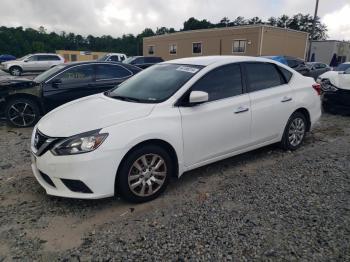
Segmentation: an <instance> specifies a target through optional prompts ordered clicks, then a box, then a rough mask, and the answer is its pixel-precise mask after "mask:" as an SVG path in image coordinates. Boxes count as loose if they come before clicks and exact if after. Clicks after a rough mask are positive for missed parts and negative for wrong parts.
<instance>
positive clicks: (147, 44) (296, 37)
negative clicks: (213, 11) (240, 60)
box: [143, 25, 308, 60]
mask: <svg viewBox="0 0 350 262" xmlns="http://www.w3.org/2000/svg"><path fill="white" fill-rule="evenodd" d="M307 41H308V33H305V32H300V31H295V30H291V29H286V28H279V27H273V26H267V25H248V26H236V27H225V28H214V29H203V30H193V31H184V32H177V33H173V34H165V35H159V36H152V37H146V38H144V39H143V54H144V55H145V56H160V57H162V58H163V59H164V60H171V59H176V58H182V57H190V56H207V55H247V56H268V55H289V56H294V57H299V58H302V59H304V58H305V55H306V51H307Z"/></svg>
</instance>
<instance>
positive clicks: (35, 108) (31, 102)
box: [5, 98, 40, 128]
mask: <svg viewBox="0 0 350 262" xmlns="http://www.w3.org/2000/svg"><path fill="white" fill-rule="evenodd" d="M16 103H27V104H28V105H30V107H31V108H32V109H33V111H34V113H35V119H34V122H33V123H31V124H30V125H26V126H19V125H16V124H15V123H13V122H12V121H11V120H10V116H9V110H10V108H11V106H12V105H13V104H16ZM5 115H6V119H7V122H8V124H9V125H11V126H13V127H17V128H24V127H31V126H34V125H35V124H36V123H37V122H38V121H39V118H40V110H39V106H38V104H37V103H36V102H35V101H34V100H32V99H27V98H15V99H11V100H10V101H8V102H7V103H6V106H5Z"/></svg>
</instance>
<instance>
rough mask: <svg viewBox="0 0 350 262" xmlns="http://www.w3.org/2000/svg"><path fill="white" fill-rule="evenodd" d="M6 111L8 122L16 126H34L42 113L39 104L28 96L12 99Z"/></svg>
mask: <svg viewBox="0 0 350 262" xmlns="http://www.w3.org/2000/svg"><path fill="white" fill-rule="evenodd" d="M5 112H6V118H7V121H8V123H9V124H11V125H12V126H14V127H29V126H33V125H34V124H35V123H36V122H37V121H38V120H39V114H40V111H39V107H38V105H37V104H36V103H35V102H34V101H32V100H30V99H26V98H16V99H13V100H10V101H9V102H8V103H7V105H6V109H5Z"/></svg>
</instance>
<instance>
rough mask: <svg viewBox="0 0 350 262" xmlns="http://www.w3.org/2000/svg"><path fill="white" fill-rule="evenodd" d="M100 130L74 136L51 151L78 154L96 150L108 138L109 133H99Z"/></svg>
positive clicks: (59, 154)
mask: <svg viewBox="0 0 350 262" xmlns="http://www.w3.org/2000/svg"><path fill="white" fill-rule="evenodd" d="M99 131H100V129H99V130H94V131H90V132H86V133H82V134H79V135H76V136H72V137H69V138H66V139H64V140H63V141H60V142H59V143H57V144H56V145H55V146H54V147H53V148H52V149H51V152H52V153H53V154H54V155H58V156H62V155H76V154H83V153H88V152H91V151H94V150H95V149H97V148H98V147H99V146H100V145H101V144H102V143H103V141H104V140H105V139H106V138H107V136H108V134H107V133H102V134H100V133H99Z"/></svg>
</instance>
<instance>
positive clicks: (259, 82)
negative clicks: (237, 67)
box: [245, 63, 285, 92]
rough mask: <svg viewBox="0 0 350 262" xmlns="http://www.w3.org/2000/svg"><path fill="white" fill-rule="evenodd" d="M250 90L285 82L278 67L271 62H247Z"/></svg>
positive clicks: (258, 89) (253, 90) (262, 88)
mask: <svg viewBox="0 0 350 262" xmlns="http://www.w3.org/2000/svg"><path fill="white" fill-rule="evenodd" d="M245 68H246V74H247V79H248V89H249V92H255V91H260V90H264V89H267V88H271V87H275V86H279V85H282V84H285V81H284V80H283V78H282V76H281V75H280V73H279V72H278V71H277V68H276V66H275V65H273V64H269V63H245Z"/></svg>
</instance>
